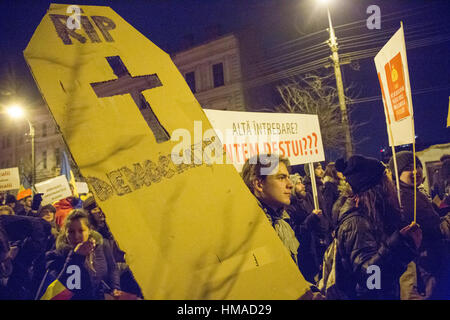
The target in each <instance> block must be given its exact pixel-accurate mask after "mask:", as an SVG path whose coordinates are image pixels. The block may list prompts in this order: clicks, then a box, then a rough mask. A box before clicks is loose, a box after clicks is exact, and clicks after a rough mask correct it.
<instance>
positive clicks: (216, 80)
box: [172, 34, 246, 111]
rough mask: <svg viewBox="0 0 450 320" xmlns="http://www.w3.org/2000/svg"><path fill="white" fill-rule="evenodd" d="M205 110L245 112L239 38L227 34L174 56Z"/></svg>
mask: <svg viewBox="0 0 450 320" xmlns="http://www.w3.org/2000/svg"><path fill="white" fill-rule="evenodd" d="M172 60H173V62H174V63H175V65H176V66H177V67H178V69H179V70H180V72H181V73H182V75H183V77H184V78H185V79H186V82H187V83H188V85H189V87H190V88H191V91H192V92H193V93H194V95H195V97H196V98H197V100H198V102H199V103H200V105H201V106H202V108H205V109H215V110H230V111H245V110H246V106H245V99H244V89H243V84H242V82H243V77H242V71H241V52H240V47H239V40H238V38H237V37H236V36H235V35H233V34H229V35H224V36H221V37H219V38H216V39H214V40H211V41H208V42H206V43H203V44H200V45H197V46H195V47H192V48H189V49H187V50H184V51H181V52H178V53H176V54H173V55H172Z"/></svg>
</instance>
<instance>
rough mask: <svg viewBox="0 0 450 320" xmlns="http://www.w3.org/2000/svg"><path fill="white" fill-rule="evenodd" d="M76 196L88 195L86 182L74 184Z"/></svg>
mask: <svg viewBox="0 0 450 320" xmlns="http://www.w3.org/2000/svg"><path fill="white" fill-rule="evenodd" d="M75 186H76V189H77V192H78V194H83V193H89V187H88V185H87V183H86V182H75Z"/></svg>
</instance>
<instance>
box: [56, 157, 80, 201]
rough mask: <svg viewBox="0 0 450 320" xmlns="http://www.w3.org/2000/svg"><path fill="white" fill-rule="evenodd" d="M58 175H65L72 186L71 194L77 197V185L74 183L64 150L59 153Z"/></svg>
mask: <svg viewBox="0 0 450 320" xmlns="http://www.w3.org/2000/svg"><path fill="white" fill-rule="evenodd" d="M60 175H64V176H66V178H67V181H68V182H69V184H70V185H71V186H72V187H73V195H74V196H75V197H78V192H77V186H76V183H75V176H74V175H73V172H72V169H71V168H70V162H69V158H68V157H67V153H66V152H65V151H63V152H62V153H61V170H60Z"/></svg>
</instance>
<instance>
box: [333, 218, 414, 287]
mask: <svg viewBox="0 0 450 320" xmlns="http://www.w3.org/2000/svg"><path fill="white" fill-rule="evenodd" d="M338 239H339V243H340V244H341V245H340V248H342V249H343V251H344V252H343V253H342V254H343V257H344V259H345V258H347V259H348V262H349V264H350V266H349V267H350V268H351V270H349V271H351V272H352V273H353V275H354V276H355V278H356V281H357V282H358V283H359V284H360V286H362V287H365V286H366V281H367V278H368V276H369V275H370V274H368V273H367V269H368V267H369V266H371V265H376V266H378V267H379V268H380V272H381V275H382V277H381V279H382V286H383V283H387V284H388V286H391V285H392V284H391V283H389V282H391V281H395V280H398V278H399V277H400V276H401V275H402V273H403V272H404V271H405V270H406V266H407V264H408V263H409V262H411V261H412V260H413V259H414V258H415V257H416V255H417V250H416V248H415V247H414V244H413V242H412V241H410V239H409V238H406V237H403V236H402V235H401V234H400V233H399V232H398V231H396V232H394V233H393V234H392V235H391V236H390V237H389V238H388V239H387V241H385V243H384V244H379V243H378V242H377V240H376V238H375V236H374V231H373V230H372V229H371V227H370V225H369V222H368V221H367V220H366V219H365V218H363V217H361V216H355V217H353V218H350V219H348V221H346V222H345V223H344V224H343V225H342V227H341V228H340V229H339V232H338Z"/></svg>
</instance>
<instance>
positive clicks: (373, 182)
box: [324, 155, 421, 300]
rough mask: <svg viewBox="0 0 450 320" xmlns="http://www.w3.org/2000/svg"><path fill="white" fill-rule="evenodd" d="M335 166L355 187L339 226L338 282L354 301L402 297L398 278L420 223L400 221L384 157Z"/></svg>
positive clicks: (418, 238) (413, 248) (356, 158)
mask: <svg viewBox="0 0 450 320" xmlns="http://www.w3.org/2000/svg"><path fill="white" fill-rule="evenodd" d="M336 169H337V170H338V171H340V172H342V173H343V174H344V176H345V177H346V179H347V182H348V183H349V184H350V186H351V189H352V195H351V196H349V197H348V198H347V200H346V202H345V203H344V205H343V206H342V207H341V210H340V214H339V220H338V228H337V230H335V236H336V240H337V256H336V260H335V262H336V286H337V288H338V289H339V291H340V292H342V293H343V295H344V296H346V297H347V298H348V299H351V300H354V299H399V297H400V294H399V278H400V276H401V275H402V274H403V272H404V271H405V270H406V267H407V265H408V263H410V262H411V261H412V260H413V259H414V258H415V257H416V255H417V248H418V247H419V246H420V243H421V231H420V227H419V226H417V225H414V224H412V225H408V226H405V227H404V225H403V224H402V223H401V217H400V211H399V206H398V200H397V199H396V194H395V189H394V186H393V184H392V181H391V180H389V178H388V177H387V176H386V173H385V167H384V165H383V164H382V163H381V162H380V161H378V160H376V159H373V158H366V157H364V156H360V155H355V156H352V157H350V158H349V159H348V161H345V160H343V159H339V160H338V161H336ZM372 268H376V269H378V270H379V272H380V274H379V282H380V283H379V285H376V286H375V287H373V286H371V285H370V286H369V285H368V283H369V277H370V276H371V275H372V273H373V271H372ZM324 278H325V276H324Z"/></svg>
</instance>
